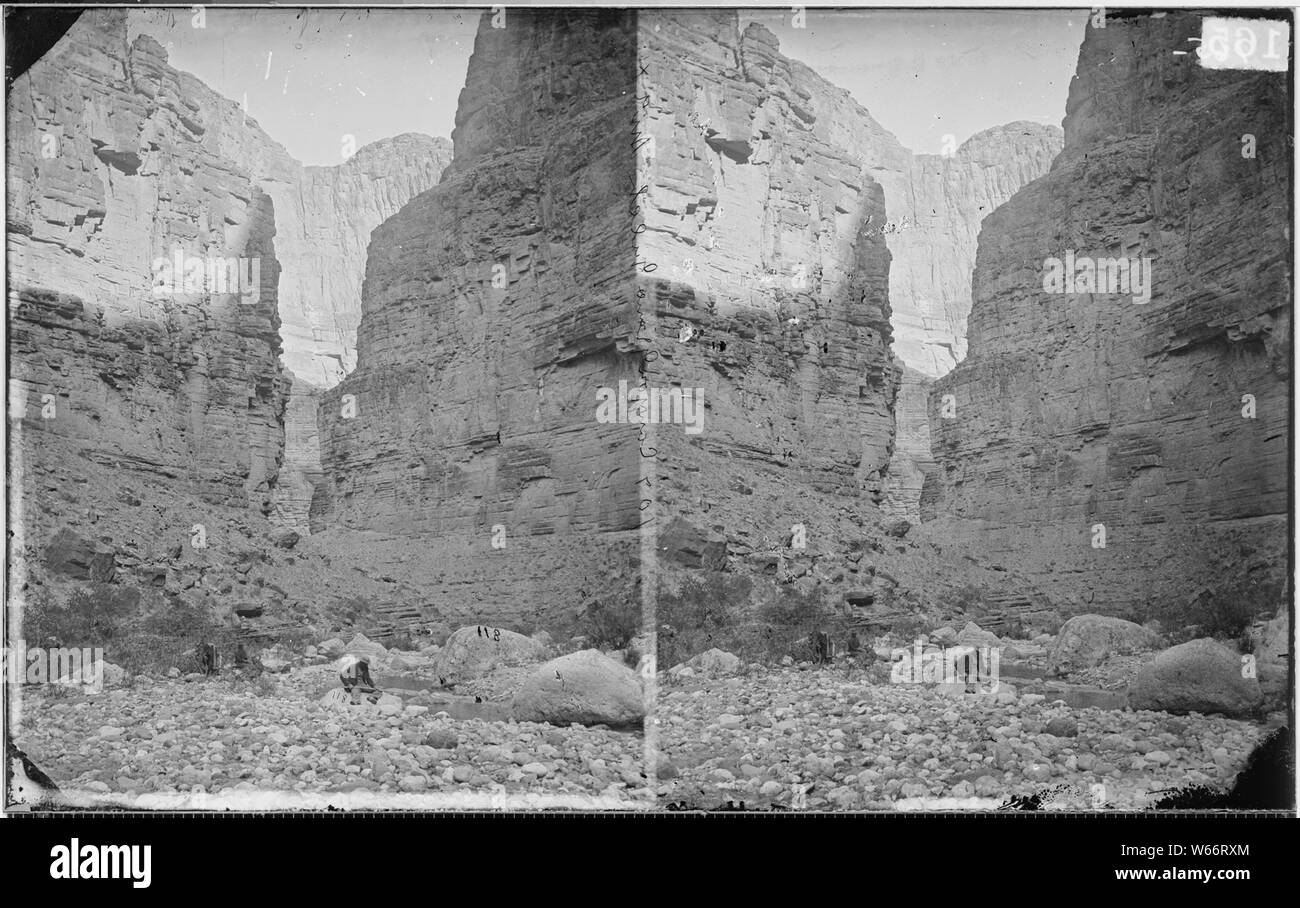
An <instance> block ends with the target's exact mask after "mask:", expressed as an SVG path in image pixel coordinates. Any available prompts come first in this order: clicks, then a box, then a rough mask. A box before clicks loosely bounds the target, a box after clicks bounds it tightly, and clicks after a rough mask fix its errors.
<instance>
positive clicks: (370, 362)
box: [318, 10, 639, 627]
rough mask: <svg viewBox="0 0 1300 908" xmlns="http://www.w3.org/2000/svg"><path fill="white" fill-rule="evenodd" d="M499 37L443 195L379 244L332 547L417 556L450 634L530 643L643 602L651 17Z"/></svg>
mask: <svg viewBox="0 0 1300 908" xmlns="http://www.w3.org/2000/svg"><path fill="white" fill-rule="evenodd" d="M490 20H491V17H490V16H485V17H484V19H483V21H482V24H481V26H480V30H479V33H478V36H477V39H476V41H475V49H474V55H473V57H472V58H471V62H470V67H469V72H468V74H467V78H466V85H465V88H464V90H463V91H462V92H461V97H460V103H459V107H458V110H457V114H456V129H455V131H454V133H453V136H452V140H453V143H454V149H455V150H454V158H453V162H452V164H451V166H450V167H449V168H448V169H447V171H446V172H445V173H444V175H443V179H442V181H441V183H440V184H439V185H438V186H437V187H435V188H433V189H431V190H429V191H427V192H424V193H422V194H420V195H418V196H416V197H415V198H414V199H413V200H412V201H411V202H409V203H408V204H406V205H405V206H404V207H403V208H402V209H401V210H400V211H399V212H398V213H397V214H396V215H394V216H393V217H391V218H389V219H388V220H387V221H385V222H384V223H383V224H382V225H381V226H380V227H379V228H377V229H376V230H375V231H374V234H373V236H372V240H371V244H370V247H369V254H368V257H367V261H366V273H365V282H364V286H363V294H362V317H361V322H360V327H359V328H358V332H357V367H356V370H355V371H354V372H353V373H351V374H350V375H349V376H347V377H346V378H345V379H344V380H343V382H342V383H341V384H340V385H338V386H337V387H335V388H333V389H331V390H329V391H326V392H324V393H323V394H322V398H321V405H320V409H319V417H318V421H319V425H320V433H321V451H322V464H323V467H324V471H325V473H326V474H327V489H326V493H325V494H324V495H323V496H322V502H321V510H320V519H321V521H322V523H323V525H326V526H330V527H344V528H350V529H353V530H367V531H371V532H375V533H381V534H387V535H394V536H404V537H413V538H419V539H420V540H421V544H422V545H423V547H424V550H425V556H424V560H425V565H426V567H427V568H429V569H436V570H437V571H438V572H439V576H440V577H441V578H442V581H443V582H442V583H441V584H440V585H439V589H438V590H437V591H436V592H435V593H434V594H433V597H432V601H429V602H428V603H426V607H427V609H428V610H429V611H431V612H437V613H439V614H443V613H452V612H460V611H464V610H466V609H467V608H468V607H469V605H468V604H469V603H470V602H474V603H478V604H481V608H482V609H483V611H481V612H479V615H480V616H481V617H482V619H483V620H488V619H489V618H490V619H491V620H493V621H497V622H500V623H503V624H505V625H506V626H508V627H510V626H517V625H518V623H520V622H524V621H527V622H529V623H532V622H535V621H543V622H544V621H548V620H551V619H555V618H556V616H559V615H564V616H568V617H571V616H572V614H573V613H574V612H575V611H576V610H578V609H579V608H580V607H581V605H582V603H583V600H584V598H585V597H586V596H595V594H596V590H598V589H601V588H604V587H612V586H614V585H619V584H635V582H636V580H637V564H636V563H635V541H636V531H635V528H636V526H637V524H638V522H639V511H638V508H637V492H636V488H635V483H636V480H637V463H636V436H635V431H632V430H629V427H628V426H626V425H619V424H613V423H602V422H599V421H597V419H596V405H597V391H598V390H599V389H600V388H602V387H613V388H615V389H616V388H617V387H618V382H619V379H620V378H625V377H627V376H628V375H630V374H631V371H632V368H633V363H634V362H635V360H636V356H635V353H634V349H633V344H634V342H633V341H632V337H633V335H634V333H635V330H636V326H637V322H636V314H635V310H634V300H633V297H632V293H631V289H632V281H631V276H632V269H633V259H634V245H633V237H632V234H631V232H630V229H629V228H630V218H629V217H628V214H627V209H628V205H629V203H630V201H631V199H632V194H633V188H634V187H633V185H632V181H633V178H634V176H635V169H634V167H633V163H632V143H631V136H632V129H633V123H634V98H633V94H634V89H635V84H634V76H635V59H636V50H635V31H636V18H635V15H634V14H632V13H628V12H563V13H556V12H547V13H537V14H534V13H530V12H527V11H523V10H520V11H518V12H516V11H514V10H512V11H511V14H510V21H509V26H508V27H507V28H500V29H498V28H492V27H491V25H490Z"/></svg>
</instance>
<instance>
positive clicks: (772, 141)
mask: <svg viewBox="0 0 1300 908" xmlns="http://www.w3.org/2000/svg"><path fill="white" fill-rule="evenodd" d="M641 23H642V24H641V29H640V32H639V35H640V53H639V61H638V67H639V72H640V84H639V86H638V96H639V98H640V99H641V101H642V108H641V111H640V129H641V132H642V134H643V138H644V140H645V141H644V144H643V145H642V146H641V147H640V148H639V149H638V174H639V176H638V179H637V183H638V186H643V187H645V191H644V202H643V204H642V205H641V211H642V212H643V217H644V223H645V228H646V229H645V230H644V232H642V233H641V234H640V235H639V238H638V245H637V256H638V267H639V269H640V270H639V272H638V281H639V283H640V286H641V288H642V290H643V291H644V292H645V300H646V311H645V316H644V317H645V322H646V325H645V328H644V330H643V333H642V336H644V337H646V338H648V339H649V343H650V344H651V345H652V347H653V349H654V350H655V352H656V353H657V354H658V359H656V360H654V361H652V362H650V363H649V364H648V367H647V370H646V379H647V382H648V384H649V385H650V386H651V387H652V388H669V389H674V388H676V389H681V390H682V391H683V393H685V392H688V391H689V392H691V393H693V394H694V395H695V396H696V400H697V401H699V400H702V401H703V419H702V424H701V425H700V426H699V427H698V428H699V431H698V432H694V431H691V430H690V427H689V426H688V425H686V424H685V422H686V421H685V420H677V421H676V422H677V424H668V425H665V424H660V425H658V426H655V427H654V430H655V431H654V441H653V446H652V447H653V449H654V451H653V453H654V454H655V470H656V481H657V483H658V484H657V485H656V487H655V496H656V503H655V509H656V511H657V512H658V513H659V514H660V515H661V517H663V518H664V519H665V521H666V522H665V523H664V524H662V529H663V532H662V533H661V534H660V535H659V538H658V546H657V548H658V552H659V554H660V556H661V557H660V559H659V567H660V568H661V571H660V576H659V578H657V579H659V580H661V581H662V584H663V586H662V587H661V593H662V594H665V595H669V596H675V595H676V589H677V584H678V581H679V579H682V578H686V577H687V576H688V575H690V574H691V573H698V572H700V571H703V572H706V573H716V572H719V571H725V572H733V573H736V574H744V575H747V576H749V577H753V578H755V580H756V582H757V583H759V584H767V585H772V586H773V588H774V589H776V590H780V589H781V588H782V587H785V585H787V584H792V585H793V586H794V587H797V588H798V589H799V590H800V591H802V592H803V593H805V594H808V595H809V596H810V601H820V602H822V603H825V605H826V606H827V607H829V608H830V609H831V610H837V609H840V610H843V611H844V612H845V613H846V614H847V616H848V617H850V618H851V619H852V620H861V621H863V622H867V623H869V624H873V626H875V627H879V626H882V624H884V623H887V621H888V620H889V619H890V618H891V617H896V616H898V615H904V614H906V615H914V614H915V613H916V612H917V611H920V610H923V609H925V610H930V609H935V610H939V609H942V608H945V607H948V606H951V605H952V604H953V603H954V602H955V601H957V600H958V599H959V598H960V594H959V592H958V591H959V590H960V589H963V588H966V589H973V588H979V589H981V590H986V591H988V592H990V594H996V595H1001V596H1004V597H1006V598H1007V600H1008V601H1011V600H1012V599H1014V598H1015V596H1016V595H1019V596H1020V597H1021V598H1022V599H1023V598H1024V596H1025V595H1026V593H1027V588H1026V586H1025V585H1024V584H1022V583H1020V582H1019V578H1015V577H1014V576H1012V575H1009V574H1008V573H1007V572H1006V571H1005V569H1004V568H1002V567H1001V566H999V569H998V570H992V569H990V568H989V567H988V566H986V565H981V564H974V563H972V562H971V561H968V560H966V559H964V558H963V557H961V553H959V552H958V551H955V550H946V551H945V550H944V549H943V548H942V547H941V546H939V545H937V544H935V542H934V541H933V540H932V539H929V538H927V537H925V536H924V535H923V534H922V533H921V532H920V531H919V530H913V531H912V532H911V533H910V534H909V532H908V529H907V527H906V524H903V525H902V526H901V527H900V529H899V536H905V537H906V538H905V539H903V538H899V536H896V537H894V538H888V537H887V535H886V534H885V533H884V532H882V525H883V523H884V521H885V519H886V517H887V512H886V511H885V505H886V504H887V502H886V500H885V497H886V494H887V493H888V492H889V491H890V489H891V484H892V483H893V478H892V477H891V476H890V475H889V472H888V469H889V467H890V464H891V458H892V457H893V455H894V453H895V449H894V445H895V438H896V435H895V409H896V406H897V401H896V394H897V391H898V387H899V381H900V373H901V372H902V369H901V366H900V360H899V358H898V357H896V356H895V353H894V349H892V347H891V344H894V345H896V344H897V342H898V333H897V332H898V330H899V329H898V326H897V321H896V319H895V318H894V315H895V313H894V311H893V308H892V305H893V302H892V298H891V288H892V285H893V278H892V266H893V263H892V261H891V258H892V257H891V246H892V244H893V243H895V242H903V243H904V245H903V248H906V249H909V252H908V254H909V257H910V260H919V258H920V257H921V256H922V255H923V253H922V252H919V251H917V252H912V251H910V250H911V249H912V248H913V247H910V246H907V245H906V243H911V242H919V240H920V238H921V237H922V236H923V235H928V234H922V233H919V232H917V233H913V234H912V236H911V238H909V237H908V232H907V231H906V230H894V229H891V225H894V224H898V223H901V222H904V219H905V218H907V219H910V220H912V221H916V220H917V218H916V208H915V205H916V193H915V192H914V191H913V187H912V185H911V180H912V172H913V171H912V168H913V165H914V161H913V156H912V155H911V153H910V152H908V151H907V150H906V149H904V148H903V147H902V146H901V145H900V144H899V143H898V142H897V140H896V139H895V138H894V137H893V136H892V135H891V134H890V133H888V132H887V131H886V130H885V129H883V128H882V127H881V126H880V125H879V124H878V123H877V122H876V121H875V120H874V119H873V118H872V117H871V116H870V114H869V113H868V112H867V111H866V110H864V109H863V108H862V107H861V106H860V105H858V104H857V103H856V102H855V101H854V100H853V99H852V98H851V97H850V96H849V95H848V93H847V92H845V91H843V90H842V89H839V88H836V87H835V86H833V85H831V84H829V83H828V82H826V81H825V80H824V79H822V78H821V77H820V76H818V75H817V74H816V73H815V72H814V71H813V70H811V69H810V68H808V67H807V66H805V65H803V64H801V63H799V62H797V61H793V60H789V59H787V58H785V57H784V56H782V55H781V53H780V51H779V48H778V45H777V41H776V39H775V37H774V36H773V35H772V34H771V33H770V32H769V31H767V30H766V29H765V28H763V27H761V26H759V25H757V24H752V25H749V26H746V27H745V28H744V29H743V30H742V29H741V28H740V26H739V21H738V17H737V16H736V14H734V13H731V12H728V11H707V12H706V11H673V12H670V11H655V12H653V13H651V12H644V13H643V14H642V16H641ZM1044 144H1045V145H1047V144H1049V143H1047V142H1046V141H1045V142H1044ZM1040 163H1041V162H1040ZM1044 166H1045V165H1044ZM989 179H990V181H991V184H992V187H993V188H991V189H990V190H989V191H990V192H993V190H994V189H995V188H997V187H998V186H1000V185H1001V184H1000V183H998V181H997V179H995V178H992V177H990V178H989ZM936 193H938V190H936ZM970 197H973V194H971V195H970ZM933 204H936V205H937V202H936V203H933ZM963 204H964V203H963ZM953 205H954V206H956V205H958V202H953ZM976 207H977V208H978V205H976ZM916 248H917V249H920V248H921V247H920V246H919V245H918V246H917V247H916ZM918 272H919V269H913V271H911V272H909V274H908V276H907V278H906V280H905V281H904V284H905V285H906V286H908V287H913V286H914V285H918V284H921V283H925V285H926V286H935V285H936V284H935V279H933V278H930V277H926V278H925V279H924V280H923V279H922V277H921V276H919V275H918ZM908 292H909V293H910V294H912V295H911V296H910V297H909V300H915V299H916V297H917V296H918V292H917V291H915V290H909V291H908ZM912 305H915V302H913V303H912ZM923 327H924V326H918V325H916V324H910V323H909V324H908V325H907V326H906V330H908V331H909V332H912V335H911V346H909V347H908V349H909V350H910V349H912V347H915V348H916V349H917V350H921V349H924V348H925V347H926V343H927V342H926V341H925V338H924V337H922V335H921V329H922V328H923ZM952 330H953V329H952V328H951V327H944V328H943V329H942V331H943V332H947V333H948V334H951V332H952ZM648 358H649V357H648ZM917 374H918V375H919V374H920V373H917ZM914 404H915V405H914V407H913V409H914V411H915V412H916V413H917V414H923V413H924V407H923V405H922V404H921V403H920V401H919V400H918V401H915V402H914ZM660 415H661V416H662V415H663V414H662V413H661V414H660ZM917 421H918V422H920V423H922V424H923V423H924V418H923V416H921V417H920V418H919V419H918V420H917ZM664 422H671V420H669V419H665V420H664ZM912 431H914V433H915V434H916V435H917V436H920V435H921V434H922V431H923V430H922V428H921V427H915V428H914V429H913V430H912ZM919 454H920V450H919V449H918V455H919ZM912 483H913V485H914V486H915V487H916V488H919V487H920V478H919V468H918V471H917V473H916V475H915V476H913V477H912ZM683 582H684V580H683ZM1013 588H1014V589H1013ZM765 595H766V593H765V592H763V591H761V590H759V589H758V588H757V587H756V588H755V590H754V593H753V594H752V595H751V596H750V600H751V606H752V604H753V602H754V601H757V600H758V599H760V598H762V597H763V596H765ZM773 595H781V593H779V592H778V593H773ZM751 611H754V609H753V608H751ZM757 623H761V622H757ZM759 633H762V629H759ZM841 642H843V641H841Z"/></svg>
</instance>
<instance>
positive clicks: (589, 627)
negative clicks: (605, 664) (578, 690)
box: [575, 580, 641, 650]
mask: <svg viewBox="0 0 1300 908" xmlns="http://www.w3.org/2000/svg"><path fill="white" fill-rule="evenodd" d="M639 633H641V591H640V581H639V580H637V581H636V582H635V583H632V584H629V585H628V586H626V587H625V588H624V589H623V590H621V591H618V592H613V593H606V594H605V595H603V596H600V597H599V598H596V599H593V600H591V601H590V602H589V603H587V606H586V608H584V609H583V610H582V614H581V616H579V619H578V632H577V634H576V635H575V636H582V637H586V638H587V645H588V646H591V647H595V648H596V649H601V650H616V649H626V648H627V646H628V644H630V643H631V642H632V638H633V637H635V636H636V635H637V634H639Z"/></svg>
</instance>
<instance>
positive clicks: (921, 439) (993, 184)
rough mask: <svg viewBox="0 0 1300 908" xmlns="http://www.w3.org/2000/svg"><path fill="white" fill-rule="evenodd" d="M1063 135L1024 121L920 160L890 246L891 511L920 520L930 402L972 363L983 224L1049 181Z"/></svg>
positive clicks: (888, 493)
mask: <svg viewBox="0 0 1300 908" xmlns="http://www.w3.org/2000/svg"><path fill="white" fill-rule="evenodd" d="M1060 150H1061V130H1060V129H1058V128H1057V127H1055V126H1042V125H1040V124H1037V123H1030V122H1027V121H1020V122H1016V123H1008V124H1006V125H1005V126H997V127H994V128H992V129H986V130H984V131H983V132H981V133H978V134H976V135H974V136H972V137H971V138H970V139H968V140H967V141H966V142H964V143H963V144H962V145H961V146H960V147H959V148H957V149H956V151H955V152H954V153H953V154H952V155H950V156H949V155H916V156H915V157H914V158H913V159H912V162H911V168H910V170H909V171H908V182H907V184H906V186H905V187H903V189H904V192H903V196H902V204H901V206H900V205H898V204H895V203H894V201H893V200H892V199H887V201H888V203H889V206H890V211H891V212H893V211H896V210H897V211H900V212H901V214H900V215H896V216H895V222H894V223H893V224H891V225H889V232H888V233H887V234H886V236H885V239H886V242H887V243H888V245H889V251H890V253H891V254H892V256H893V261H892V262H891V263H890V268H889V300H890V305H891V307H892V309H893V326H894V352H895V354H897V356H898V358H899V359H900V360H902V362H903V366H904V371H903V379H902V384H901V385H900V387H899V392H898V401H897V404H896V406H895V411H894V412H895V419H896V423H897V434H898V437H897V441H896V442H895V447H894V455H893V457H892V458H891V460H890V463H889V475H888V478H887V481H886V486H885V508H886V510H887V511H889V512H890V513H893V514H899V515H902V516H905V517H907V518H908V519H909V520H912V521H914V522H915V521H918V520H919V519H920V501H921V486H922V483H923V481H924V477H925V475H926V474H927V473H928V472H929V471H930V469H931V465H932V458H931V455H930V424H929V420H928V418H927V413H926V403H925V401H926V398H927V396H928V394H929V390H930V385H931V382H932V381H933V380H934V379H936V378H938V377H939V376H941V375H946V374H947V373H948V372H950V371H951V370H952V367H953V366H954V365H955V364H956V363H957V362H958V361H959V360H961V359H962V358H963V357H964V356H965V355H966V318H967V316H968V315H969V313H970V304H971V295H970V294H971V276H972V274H973V273H974V270H975V245H976V240H977V238H978V236H979V229H980V224H981V222H982V221H983V220H984V218H985V217H986V216H987V215H989V214H990V213H991V212H992V211H993V210H994V209H996V208H997V207H998V206H999V205H1001V204H1002V203H1003V202H1005V201H1006V200H1007V199H1009V198H1010V197H1011V196H1012V194H1014V193H1015V192H1016V191H1017V190H1019V189H1020V188H1021V187H1022V186H1025V185H1026V184H1028V183H1029V182H1031V181H1033V180H1036V179H1038V177H1040V176H1042V175H1043V174H1045V173H1047V170H1048V168H1049V167H1050V166H1051V164H1052V160H1053V159H1054V158H1055V157H1056V155H1057V154H1058V153H1059V152H1060Z"/></svg>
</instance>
